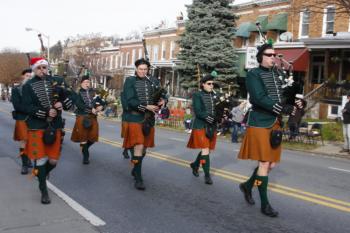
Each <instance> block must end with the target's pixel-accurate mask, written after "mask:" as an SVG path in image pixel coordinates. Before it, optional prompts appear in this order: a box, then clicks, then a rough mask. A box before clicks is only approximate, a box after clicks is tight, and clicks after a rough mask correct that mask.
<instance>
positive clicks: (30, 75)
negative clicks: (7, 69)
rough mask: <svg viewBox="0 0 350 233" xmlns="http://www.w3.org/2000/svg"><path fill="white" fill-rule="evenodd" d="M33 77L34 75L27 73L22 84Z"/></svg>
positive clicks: (23, 76)
mask: <svg viewBox="0 0 350 233" xmlns="http://www.w3.org/2000/svg"><path fill="white" fill-rule="evenodd" d="M31 77H32V73H30V72H27V73H25V74H23V75H22V82H25V81H27V80H28V79H30V78H31Z"/></svg>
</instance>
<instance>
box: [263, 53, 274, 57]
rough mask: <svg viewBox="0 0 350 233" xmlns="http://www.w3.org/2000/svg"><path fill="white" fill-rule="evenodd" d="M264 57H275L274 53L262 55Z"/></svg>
mask: <svg viewBox="0 0 350 233" xmlns="http://www.w3.org/2000/svg"><path fill="white" fill-rule="evenodd" d="M264 55H265V56H266V57H276V53H264Z"/></svg>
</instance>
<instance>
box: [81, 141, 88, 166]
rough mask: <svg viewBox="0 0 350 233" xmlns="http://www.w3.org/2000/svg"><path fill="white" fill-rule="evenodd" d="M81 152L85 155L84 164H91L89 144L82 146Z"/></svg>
mask: <svg viewBox="0 0 350 233" xmlns="http://www.w3.org/2000/svg"><path fill="white" fill-rule="evenodd" d="M80 147H81V152H82V153H83V164H85V165H86V164H89V163H90V159H89V157H90V155H89V146H88V143H85V144H80Z"/></svg>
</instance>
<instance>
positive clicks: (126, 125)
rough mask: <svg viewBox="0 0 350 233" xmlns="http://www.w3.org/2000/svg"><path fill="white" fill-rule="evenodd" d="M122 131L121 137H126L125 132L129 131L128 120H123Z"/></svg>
mask: <svg viewBox="0 0 350 233" xmlns="http://www.w3.org/2000/svg"><path fill="white" fill-rule="evenodd" d="M121 129H122V130H121V132H120V137H121V138H124V137H125V134H126V133H127V131H128V122H126V121H122V127H121Z"/></svg>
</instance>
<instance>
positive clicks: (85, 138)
mask: <svg viewBox="0 0 350 233" xmlns="http://www.w3.org/2000/svg"><path fill="white" fill-rule="evenodd" d="M90 85H91V81H90V77H89V76H88V75H84V76H83V77H82V78H81V80H80V90H79V91H78V93H77V94H76V95H75V100H74V105H75V106H76V110H75V116H76V120H75V124H74V128H73V133H72V136H71V140H72V141H73V142H78V143H80V148H81V152H82V154H83V159H82V162H83V164H85V165H87V164H89V163H90V152H89V148H90V147H91V146H92V145H93V144H94V143H95V142H97V141H98V130H99V129H98V121H97V115H98V113H99V112H101V111H103V108H104V106H105V105H106V103H105V101H104V100H103V99H100V98H99V97H96V96H95V95H96V93H95V90H93V89H92V88H90Z"/></svg>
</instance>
